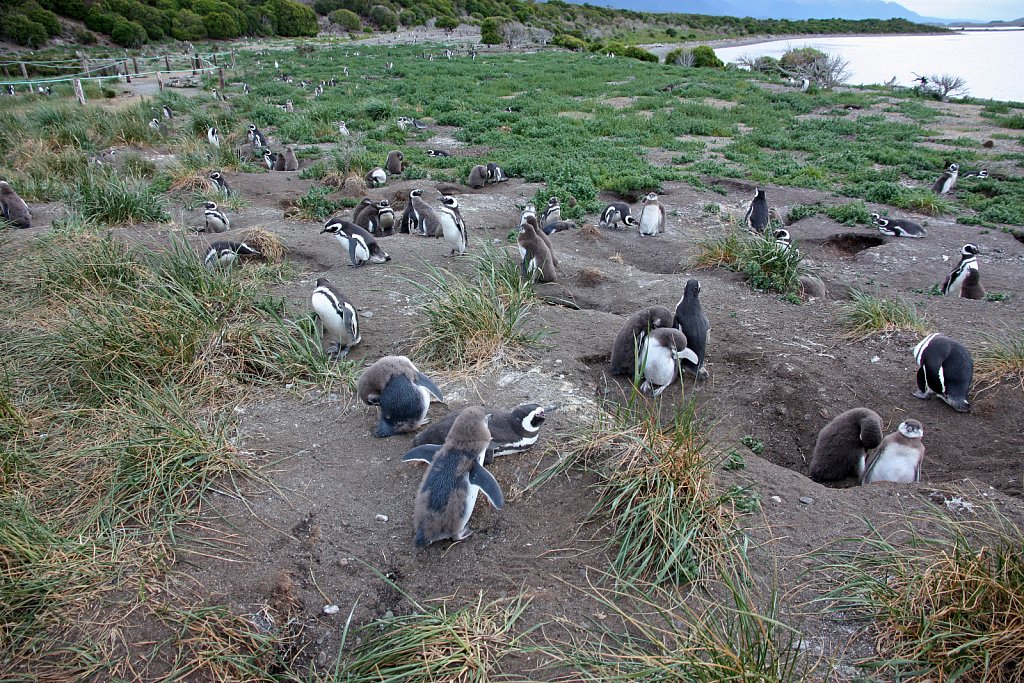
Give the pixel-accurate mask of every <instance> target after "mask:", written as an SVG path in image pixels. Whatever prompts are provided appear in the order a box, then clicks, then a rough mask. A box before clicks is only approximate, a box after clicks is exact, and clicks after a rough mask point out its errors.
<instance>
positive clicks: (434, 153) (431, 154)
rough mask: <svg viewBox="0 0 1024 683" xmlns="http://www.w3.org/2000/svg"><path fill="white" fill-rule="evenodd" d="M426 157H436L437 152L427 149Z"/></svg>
mask: <svg viewBox="0 0 1024 683" xmlns="http://www.w3.org/2000/svg"><path fill="white" fill-rule="evenodd" d="M427 156H428V157H434V156H437V152H435V151H434V150H432V149H428V150H427Z"/></svg>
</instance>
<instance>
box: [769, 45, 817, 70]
mask: <svg viewBox="0 0 1024 683" xmlns="http://www.w3.org/2000/svg"><path fill="white" fill-rule="evenodd" d="M826 56H827V55H826V54H825V53H824V52H822V51H821V50H815V49H814V48H813V47H801V48H798V49H793V50H786V53H785V54H784V55H782V59H780V60H779V64H781V65H782V68H784V69H796V68H799V67H802V66H810V65H811V64H813V63H814V62H817V61H818V60H821V59H824V58H825V57H826Z"/></svg>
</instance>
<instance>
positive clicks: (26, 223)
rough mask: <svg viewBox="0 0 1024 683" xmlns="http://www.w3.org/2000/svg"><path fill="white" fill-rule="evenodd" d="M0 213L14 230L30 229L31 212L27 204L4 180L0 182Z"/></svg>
mask: <svg viewBox="0 0 1024 683" xmlns="http://www.w3.org/2000/svg"><path fill="white" fill-rule="evenodd" d="M0 213H2V214H3V217H4V220H6V221H7V222H8V223H10V224H11V225H13V226H14V227H16V228H20V229H22V230H24V229H27V228H31V227H32V212H31V211H29V210H28V204H26V203H25V200H24V199H22V198H21V197H20V196H19V195H18V193H17V192H15V191H14V188H13V187H11V184H10V183H8V182H7V181H6V180H0Z"/></svg>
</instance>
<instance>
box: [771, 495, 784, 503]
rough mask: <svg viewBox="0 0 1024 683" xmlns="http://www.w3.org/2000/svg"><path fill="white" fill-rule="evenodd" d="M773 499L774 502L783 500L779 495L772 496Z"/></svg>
mask: <svg viewBox="0 0 1024 683" xmlns="http://www.w3.org/2000/svg"><path fill="white" fill-rule="evenodd" d="M771 500H772V502H773V503H781V502H782V498H780V497H779V496H772V498H771Z"/></svg>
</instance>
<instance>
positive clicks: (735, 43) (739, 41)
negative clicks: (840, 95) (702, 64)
mask: <svg viewBox="0 0 1024 683" xmlns="http://www.w3.org/2000/svg"><path fill="white" fill-rule="evenodd" d="M948 34H949V32H948V31H936V32H935V33H797V34H779V35H775V34H767V35H762V36H743V37H742V38H720V39H718V40H688V41H686V42H682V43H648V44H645V45H644V44H642V45H639V46H638V47H642V48H643V49H645V50H647V51H648V52H652V53H654V54H656V55H658V57H660V58H662V59H663V58H664V57H665V55H666V54H668V53H669V52H671V51H672V50H675V49H678V48H688V47H689V48H692V47H697V46H698V45H707V46H708V47H710V48H711V49H712V50H718V49H721V48H731V47H743V46H745V45H759V44H761V43H776V42H781V41H783V40H794V41H796V40H819V39H821V38H863V37H869V38H875V37H877V38H887V37H896V36H944V35H948Z"/></svg>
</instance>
